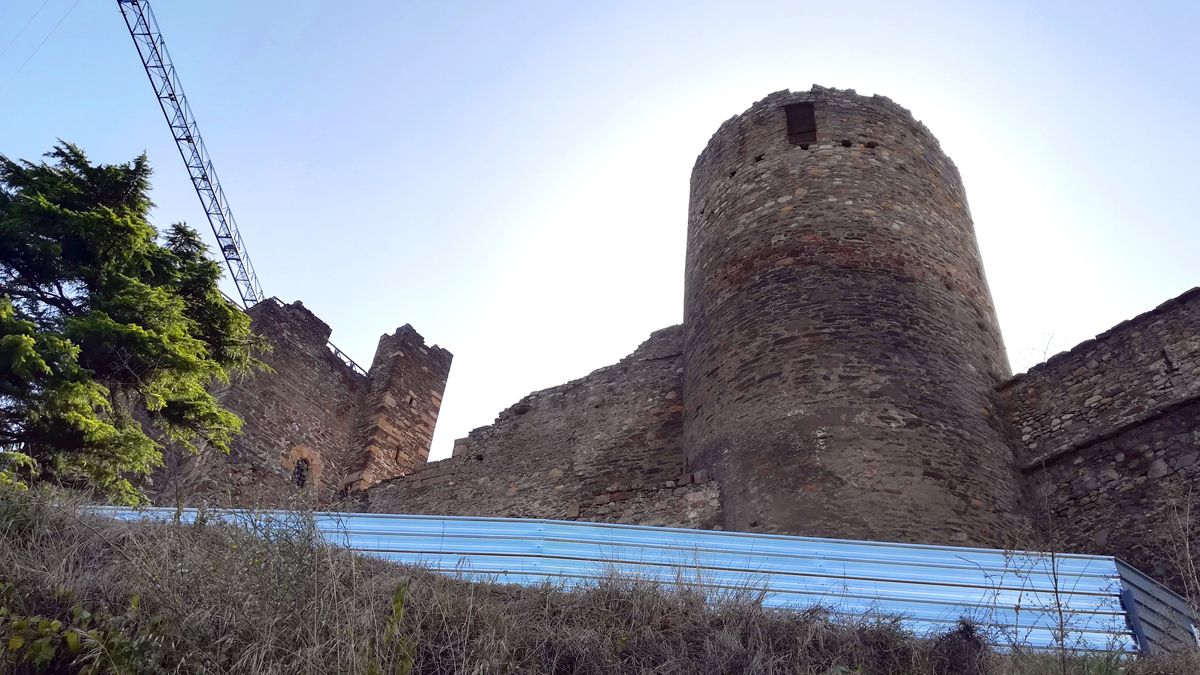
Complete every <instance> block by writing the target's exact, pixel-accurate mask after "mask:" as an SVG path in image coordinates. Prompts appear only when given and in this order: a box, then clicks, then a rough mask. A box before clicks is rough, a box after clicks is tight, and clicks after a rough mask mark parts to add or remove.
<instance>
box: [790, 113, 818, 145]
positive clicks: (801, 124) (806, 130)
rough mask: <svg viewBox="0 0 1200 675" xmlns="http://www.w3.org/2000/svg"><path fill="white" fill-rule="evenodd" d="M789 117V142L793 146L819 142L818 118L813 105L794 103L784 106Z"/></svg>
mask: <svg viewBox="0 0 1200 675" xmlns="http://www.w3.org/2000/svg"><path fill="white" fill-rule="evenodd" d="M783 113H784V115H786V116H787V134H788V142H790V143H791V144H792V145H800V144H801V143H813V142H815V141H816V140H817V118H816V114H815V113H814V112H813V104H811V103H792V104H790V105H785V106H783Z"/></svg>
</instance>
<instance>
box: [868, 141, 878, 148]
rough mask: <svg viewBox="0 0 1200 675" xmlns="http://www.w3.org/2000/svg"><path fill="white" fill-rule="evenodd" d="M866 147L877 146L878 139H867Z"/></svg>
mask: <svg viewBox="0 0 1200 675" xmlns="http://www.w3.org/2000/svg"><path fill="white" fill-rule="evenodd" d="M867 147H868V148H878V147H879V142H878V141H867Z"/></svg>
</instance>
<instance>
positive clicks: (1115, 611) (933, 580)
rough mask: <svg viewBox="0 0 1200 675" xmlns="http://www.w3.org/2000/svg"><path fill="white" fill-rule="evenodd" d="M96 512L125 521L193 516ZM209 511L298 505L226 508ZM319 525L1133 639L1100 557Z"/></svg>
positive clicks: (354, 518) (560, 525) (334, 534)
mask: <svg viewBox="0 0 1200 675" xmlns="http://www.w3.org/2000/svg"><path fill="white" fill-rule="evenodd" d="M95 510H96V512H98V513H104V514H107V515H111V516H113V517H117V518H122V519H137V518H144V517H148V518H153V519H169V518H175V517H179V518H181V519H182V520H183V521H185V522H190V521H191V520H192V519H194V518H195V515H196V514H195V512H194V511H190V510H183V511H178V512H177V511H176V510H174V509H147V510H142V511H136V512H135V511H129V510H126V509H117V508H109V507H100V508H97V509H95ZM209 517H216V518H221V519H224V520H228V521H230V522H235V523H236V522H239V521H244V520H245V519H258V520H263V519H267V520H269V519H271V518H283V519H289V518H302V517H303V516H297V515H296V514H289V513H287V512H265V513H254V514H251V513H247V512H240V511H233V510H231V511H220V512H212V513H211V514H210V515H209ZM314 523H315V526H316V527H317V528H318V529H319V530H320V532H321V533H322V536H323V537H324V538H325V539H326V540H327V541H329V542H330V543H333V544H336V545H339V546H344V547H347V548H350V549H352V550H355V551H359V552H362V553H365V554H369V555H373V556H377V557H380V558H384V559H387V560H391V561H394V562H397V563H404V564H417V565H422V566H424V567H427V568H429V569H432V570H435V571H439V572H442V573H446V574H451V575H456V576H461V577H463V578H468V579H475V580H482V579H486V580H493V581H498V582H502V583H519V584H539V583H552V584H558V585H563V586H579V585H587V584H593V583H595V582H596V581H597V580H599V579H602V578H605V577H608V576H612V575H616V576H619V577H624V578H633V579H644V580H647V581H652V582H656V583H660V584H665V585H679V584H685V585H689V586H692V587H697V588H701V589H703V590H705V591H707V592H710V593H713V594H716V595H717V596H720V595H721V594H746V593H749V594H757V595H758V596H760V597H761V599H762V602H763V604H764V605H765V606H767V607H776V608H781V609H789V610H800V609H805V608H810V607H814V606H820V607H822V608H824V609H826V610H828V611H829V612H831V613H833V614H834V615H836V616H843V617H852V618H858V617H863V616H872V617H894V618H899V619H900V620H901V621H902V623H903V624H904V625H905V626H906V627H907V628H909V629H910V630H913V631H916V632H918V633H925V632H937V631H945V630H947V629H949V628H952V627H953V626H954V624H955V623H956V622H957V621H959V620H960V619H963V618H966V619H970V620H972V621H974V622H976V623H977V624H979V625H980V626H982V627H983V628H984V629H985V630H986V631H987V632H988V633H989V634H990V635H991V636H992V639H993V641H995V642H996V643H997V644H999V645H1000V646H1014V645H1020V646H1022V647H1024V648H1033V649H1055V648H1059V647H1066V648H1069V649H1078V650H1104V651H1112V650H1116V651H1125V652H1132V651H1136V650H1137V648H1138V645H1137V642H1136V640H1135V639H1134V636H1133V634H1132V632H1131V631H1130V628H1129V626H1128V623H1127V614H1126V611H1125V608H1124V607H1123V606H1122V603H1121V593H1122V586H1121V576H1120V575H1119V574H1118V570H1117V561H1116V560H1115V559H1114V558H1112V557H1108V556H1089V555H1073V554H1051V553H1034V552H1023V551H1017V552H1006V551H999V550H993V549H980V548H964V547H949V546H927V545H916V544H894V543H880V542H868V541H851V540H837V539H822V538H815V537H793V536H784V535H768V534H753V533H736V532H715V531H706V530H686V529H677V528H660V527H646V526H637V525H614V524H602V523H581V522H568V521H552V520H533V519H506V518H470V517H456V516H407V515H391V514H355V513H346V514H338V513H320V514H315V516H314ZM1149 583H1150V584H1154V582H1152V581H1150V582H1149ZM1154 585H1155V586H1157V584H1154Z"/></svg>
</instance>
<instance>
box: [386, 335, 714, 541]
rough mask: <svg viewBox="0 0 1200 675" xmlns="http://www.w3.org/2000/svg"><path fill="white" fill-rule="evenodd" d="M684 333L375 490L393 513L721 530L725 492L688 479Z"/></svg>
mask: <svg viewBox="0 0 1200 675" xmlns="http://www.w3.org/2000/svg"><path fill="white" fill-rule="evenodd" d="M680 337H681V336H680V330H679V327H678V326H675V327H671V328H666V329H663V330H660V331H657V332H655V333H654V334H653V335H651V336H650V339H648V340H647V341H646V342H645V343H643V344H642V345H641V346H639V347H638V349H637V350H636V351H635V352H634V353H633V354H631V355H630V356H628V357H626V358H625V359H622V360H621V361H620V362H619V363H617V364H616V365H613V366H609V367H607V368H602V369H600V370H597V371H595V372H593V373H592V374H590V375H588V376H587V377H584V378H581V379H578V380H575V381H573V382H569V383H567V384H564V385H561V386H558V387H553V388H551V389H545V390H542V391H538V392H535V393H533V394H530V395H529V396H526V397H525V398H523V399H521V400H520V401H518V402H517V403H516V404H515V405H513V406H511V407H510V408H508V409H507V410H505V411H504V412H502V413H500V416H499V417H498V418H497V420H496V422H495V423H494V424H493V425H491V426H487V427H481V428H479V429H476V430H474V431H472V432H471V433H470V435H468V436H467V437H466V438H463V439H460V440H459V441H457V442H456V443H455V449H454V456H453V457H451V458H449V459H445V460H442V461H439V462H434V463H431V464H429V465H427V466H425V467H424V468H422V469H420V470H418V471H415V472H414V473H412V474H411V475H408V476H405V477H403V478H396V479H393V480H389V481H386V482H384V483H382V484H380V485H378V486H376V487H373V488H371V489H369V490H368V491H367V508H368V509H369V510H371V511H375V512H385V513H436V514H453V515H477V516H508V517H528V518H559V519H585V520H593V521H600V522H635V523H641V524H658V525H674V526H683V527H711V526H713V525H716V524H717V523H718V522H719V517H720V505H719V502H718V497H717V490H716V485H715V483H713V482H712V481H711V480H710V479H709V477H708V476H707V474H704V473H700V474H691V473H689V474H685V473H684V471H683V452H682V449H681V447H680V426H681V423H682V412H683V407H682V405H681V403H680V386H681V361H682V359H681V347H680Z"/></svg>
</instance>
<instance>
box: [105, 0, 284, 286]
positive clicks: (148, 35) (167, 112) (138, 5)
mask: <svg viewBox="0 0 1200 675" xmlns="http://www.w3.org/2000/svg"><path fill="white" fill-rule="evenodd" d="M117 5H118V6H119V7H120V8H121V14H122V15H123V16H124V17H125V25H126V26H127V27H128V28H129V35H130V36H131V37H132V38H133V44H134V45H135V46H136V47H137V50H138V55H139V56H141V58H142V65H143V66H145V69H146V75H147V76H148V77H149V78H150V86H152V87H153V88H154V95H155V96H156V97H157V98H158V105H159V107H161V108H162V111H163V115H164V116H165V117H166V118H167V125H168V126H170V127H171V135H172V136H174V138H175V144H176V145H177V146H179V155H180V156H181V157H183V163H184V164H185V165H187V169H188V174H189V175H190V176H191V179H192V185H193V186H194V187H195V188H196V194H197V195H198V196H199V197H200V203H201V205H202V206H203V207H204V213H205V214H206V215H207V216H208V223H209V225H211V226H212V231H213V234H214V235H216V238H217V248H219V249H220V250H221V255H222V256H223V257H224V258H225V264H226V265H228V266H229V274H230V275H231V276H232V277H233V282H234V284H236V285H237V289H238V295H240V296H241V299H242V304H243V306H245V307H250V306H251V305H253V304H255V303H257V302H259V301H260V300H262V299H263V298H264V296H263V292H262V287H261V286H259V284H258V276H257V275H256V274H255V273H254V266H253V265H251V264H250V256H249V255H248V254H247V253H246V245H245V244H244V243H243V242H242V236H241V234H240V233H239V232H238V228H237V221H235V220H234V219H233V212H232V211H230V210H229V201H228V200H227V199H226V198H225V191H224V190H222V189H221V182H220V181H219V180H217V173H216V171H215V170H214V169H213V163H212V158H211V157H210V156H209V154H208V149H207V148H205V147H204V139H203V138H201V136H200V129H199V128H198V127H197V126H196V118H195V116H194V115H192V109H191V107H190V106H188V102H187V98H186V97H184V95H183V87H182V86H181V85H180V84H179V75H178V74H177V73H176V71H175V65H174V64H173V63H171V56H170V54H168V53H167V45H166V43H165V42H164V41H163V37H162V31H160V30H159V28H158V21H157V20H155V18H154V11H153V10H151V9H150V3H149V2H148V1H147V0H117Z"/></svg>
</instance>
